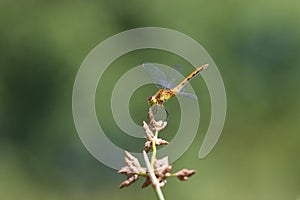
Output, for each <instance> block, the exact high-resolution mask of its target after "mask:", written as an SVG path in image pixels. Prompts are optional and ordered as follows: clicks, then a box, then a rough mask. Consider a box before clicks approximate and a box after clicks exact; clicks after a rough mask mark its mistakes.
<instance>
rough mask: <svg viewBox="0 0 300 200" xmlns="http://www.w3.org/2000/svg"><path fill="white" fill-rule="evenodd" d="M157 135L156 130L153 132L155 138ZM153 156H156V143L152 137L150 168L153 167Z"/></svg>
mask: <svg viewBox="0 0 300 200" xmlns="http://www.w3.org/2000/svg"><path fill="white" fill-rule="evenodd" d="M157 136H158V131H156V132H155V136H154V138H157ZM155 158H156V143H155V140H154V139H152V157H151V167H152V169H154V162H155Z"/></svg>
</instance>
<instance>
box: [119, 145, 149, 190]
mask: <svg viewBox="0 0 300 200" xmlns="http://www.w3.org/2000/svg"><path fill="white" fill-rule="evenodd" d="M125 164H126V165H125V167H122V169H120V170H119V171H118V173H121V174H125V175H126V176H127V179H126V180H125V181H123V182H122V183H121V185H120V188H123V187H126V186H129V185H130V184H132V183H134V182H135V181H136V180H138V179H139V174H141V173H146V169H145V168H142V167H141V165H140V163H139V161H138V159H137V158H136V157H134V156H133V155H131V154H130V153H129V152H127V151H125Z"/></svg>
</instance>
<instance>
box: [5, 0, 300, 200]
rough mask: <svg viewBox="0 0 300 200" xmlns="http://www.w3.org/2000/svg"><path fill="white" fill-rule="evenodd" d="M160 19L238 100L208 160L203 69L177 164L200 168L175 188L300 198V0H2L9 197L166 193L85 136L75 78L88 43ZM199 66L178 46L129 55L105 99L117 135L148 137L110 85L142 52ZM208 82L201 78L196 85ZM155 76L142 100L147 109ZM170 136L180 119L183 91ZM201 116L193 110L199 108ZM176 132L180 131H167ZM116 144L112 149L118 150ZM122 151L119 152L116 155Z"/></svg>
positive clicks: (219, 195)
mask: <svg viewBox="0 0 300 200" xmlns="http://www.w3.org/2000/svg"><path fill="white" fill-rule="evenodd" d="M143 26H158V27H165V28H170V29H174V30H177V31H180V32H182V33H185V34H187V35H188V36H190V37H192V38H194V39H195V40H197V41H198V42H199V43H200V44H202V45H203V47H204V48H205V49H206V50H207V51H208V52H209V54H210V55H211V56H212V57H213V59H214V61H215V62H216V64H217V65H218V67H219V70H220V72H221V74H222V76H223V79H224V83H225V87H226V92H227V98H228V111H227V119H226V124H225V127H224V130H223V134H222V135H221V138H220V140H219V142H218V143H217V145H216V147H215V148H214V150H213V151H212V152H211V153H210V154H209V156H208V157H206V158H205V159H203V160H199V159H198V151H199V147H200V144H201V142H202V140H203V137H204V133H205V131H206V128H207V125H208V122H209V118H210V102H209V94H208V93H207V91H206V87H205V85H204V82H203V80H202V79H201V77H200V76H199V77H200V78H197V80H196V79H194V80H193V83H192V84H193V87H194V88H195V90H196V92H197V94H198V95H199V96H200V97H201V102H200V106H201V119H202V121H201V127H200V128H199V132H198V136H197V137H196V140H195V141H194V143H193V144H192V146H191V147H190V148H189V149H188V151H187V152H186V153H185V154H184V155H183V156H182V157H181V158H180V159H179V160H177V161H176V162H175V163H172V164H173V169H174V171H176V170H180V169H181V168H184V167H186V168H193V169H196V170H197V174H196V175H195V176H193V177H192V178H191V179H190V180H189V181H187V182H179V181H178V180H177V179H175V178H174V180H172V179H170V180H169V181H168V184H167V185H166V187H164V188H163V192H164V194H165V197H166V199H183V198H184V199H230V200H233V199H236V200H237V199H245V200H246V199H248V200H251V199H261V200H265V199H272V200H276V199H278V200H282V199H292V200H293V199H300V159H299V154H300V123H299V119H300V92H299V89H300V81H299V74H300V67H299V66H300V56H299V55H300V37H299V35H300V1H297V0H286V1H279V0H275V1H274V0H262V1H261V0H260V1H258V0H253V1H237V0H229V1H216V0H213V1H195V0H193V1H181V2H174V1H170V0H167V1H157V0H154V1H137V0H129V1H45V0H42V1H37V0H28V1H17V0H15V1H9V0H0V27H1V29H0V52H1V53H0V134H1V138H0V199H3V200H10V199H70V200H71V199H72V200H73V199H90V200H92V199H111V200H113V199H155V193H154V192H153V190H152V188H151V187H149V188H146V189H141V188H140V187H141V184H142V181H139V182H137V183H135V184H134V185H132V186H130V187H129V188H125V189H122V190H120V189H119V184H120V183H121V182H122V181H123V180H124V179H125V176H123V175H119V174H117V173H116V171H115V170H112V169H109V168H108V167H106V166H104V165H103V164H101V163H100V162H99V161H97V160H96V159H95V158H93V157H92V156H91V155H90V154H89V153H88V151H87V150H86V149H85V147H84V146H83V145H82V143H81V141H80V139H79V137H78V135H77V132H76V130H75V127H74V123H73V118H72V109H71V108H72V107H71V99H72V87H73V82H74V79H75V76H76V72H77V70H78V69H79V66H80V64H81V62H82V61H83V59H84V58H85V57H86V56H87V54H88V53H89V52H90V51H91V50H92V49H93V48H94V47H95V46H96V45H97V44H98V43H99V42H101V41H103V40H105V39H106V38H108V37H110V36H112V35H114V34H117V33H119V32H121V31H125V30H127V29H131V28H137V27H143ZM144 61H148V62H158V63H163V64H167V65H173V64H176V63H179V64H182V65H183V66H184V72H183V73H184V74H185V75H186V74H188V73H189V72H190V71H191V69H192V68H191V66H190V65H189V64H188V63H186V61H185V60H183V59H181V58H179V57H178V56H176V55H173V54H170V53H167V52H162V51H155V50H143V51H137V52H132V53H129V54H127V55H124V56H122V57H120V58H119V59H118V60H116V61H115V62H114V63H112V65H111V66H110V67H109V68H108V70H107V71H106V72H105V74H104V77H103V78H102V79H101V80H100V82H99V86H98V90H97V98H96V109H97V114H98V116H99V117H102V118H104V119H105V120H104V121H101V123H102V125H103V127H104V129H105V130H106V133H107V136H108V137H109V138H110V139H111V140H112V141H114V143H115V144H117V145H119V146H121V147H122V148H124V149H128V150H131V151H140V149H141V147H142V146H143V141H141V140H135V139H133V138H130V137H128V136H126V135H125V134H124V133H123V132H122V131H121V130H119V129H118V127H117V126H116V125H115V123H114V121H113V119H112V115H111V112H110V110H109V107H110V104H109V103H110V95H111V92H112V88H113V86H114V84H115V83H116V81H117V80H118V79H119V78H120V77H121V76H122V74H124V73H125V72H126V71H128V70H129V69H130V68H132V67H134V66H137V65H139V64H141V62H144ZM196 86H197V87H196ZM154 92H155V87H154V86H153V85H147V86H144V87H142V88H140V89H139V90H137V91H136V92H135V94H134V95H133V97H132V99H131V101H130V110H131V115H132V118H133V119H134V120H135V121H136V123H141V121H142V120H144V119H145V117H146V116H145V113H146V110H147V105H146V103H145V98H146V97H147V96H149V95H151V94H152V93H154ZM168 107H169V109H170V110H172V114H171V117H170V120H169V127H170V128H169V130H166V134H165V138H167V139H172V132H174V130H176V128H178V120H180V119H179V118H178V116H179V110H178V102H177V100H176V99H175V100H172V101H170V102H168ZM191 120H192V119H191ZM167 133H169V134H167ZM108 153H109V152H108ZM112 159H113V158H112Z"/></svg>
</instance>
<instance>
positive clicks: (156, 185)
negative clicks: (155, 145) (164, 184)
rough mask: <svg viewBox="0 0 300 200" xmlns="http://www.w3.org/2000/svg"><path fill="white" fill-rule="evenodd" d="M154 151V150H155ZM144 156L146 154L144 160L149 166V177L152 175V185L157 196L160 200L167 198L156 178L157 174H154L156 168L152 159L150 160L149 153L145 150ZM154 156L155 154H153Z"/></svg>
mask: <svg viewBox="0 0 300 200" xmlns="http://www.w3.org/2000/svg"><path fill="white" fill-rule="evenodd" d="M153 153H154V152H153ZM143 156H144V160H145V164H146V167H147V170H148V173H149V177H150V180H151V182H152V185H153V187H154V189H155V192H156V195H157V198H158V199H159V200H165V198H164V195H163V193H162V191H161V188H160V185H159V181H158V179H157V178H156V176H155V174H154V170H153V168H152V167H151V164H150V161H149V158H148V156H147V153H146V152H145V151H143ZM152 157H153V156H152Z"/></svg>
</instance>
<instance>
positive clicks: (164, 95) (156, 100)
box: [147, 89, 175, 106]
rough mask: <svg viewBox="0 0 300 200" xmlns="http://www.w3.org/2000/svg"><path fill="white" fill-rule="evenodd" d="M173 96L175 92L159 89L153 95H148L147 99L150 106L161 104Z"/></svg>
mask: <svg viewBox="0 0 300 200" xmlns="http://www.w3.org/2000/svg"><path fill="white" fill-rule="evenodd" d="M173 96H175V93H174V92H172V91H171V90H165V89H160V90H158V92H157V93H156V94H155V95H154V96H151V97H149V98H148V100H147V101H148V103H149V104H150V105H151V106H153V105H162V104H163V103H164V102H166V101H167V100H169V99H170V98H171V97H173Z"/></svg>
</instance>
